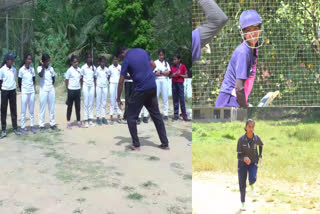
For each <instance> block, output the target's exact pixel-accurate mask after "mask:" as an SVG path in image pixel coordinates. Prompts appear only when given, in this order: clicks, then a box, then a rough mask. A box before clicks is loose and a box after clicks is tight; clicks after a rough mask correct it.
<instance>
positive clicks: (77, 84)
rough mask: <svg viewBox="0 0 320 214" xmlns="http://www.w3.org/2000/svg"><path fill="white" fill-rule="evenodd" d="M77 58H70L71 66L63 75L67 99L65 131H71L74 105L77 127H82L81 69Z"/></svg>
mask: <svg viewBox="0 0 320 214" xmlns="http://www.w3.org/2000/svg"><path fill="white" fill-rule="evenodd" d="M78 63H79V62H78V57H77V56H74V55H72V57H71V66H70V68H69V69H68V70H67V72H66V73H65V75H64V77H65V79H66V80H65V83H66V88H67V89H68V97H67V102H66V104H67V106H68V108H67V121H68V124H67V129H72V126H71V122H70V119H71V113H72V105H73V103H74V104H75V109H76V117H77V122H78V127H79V128H81V127H82V123H81V118H80V117H81V115H80V106H81V105H80V102H81V100H80V99H81V85H82V76H81V69H80V68H79V67H78Z"/></svg>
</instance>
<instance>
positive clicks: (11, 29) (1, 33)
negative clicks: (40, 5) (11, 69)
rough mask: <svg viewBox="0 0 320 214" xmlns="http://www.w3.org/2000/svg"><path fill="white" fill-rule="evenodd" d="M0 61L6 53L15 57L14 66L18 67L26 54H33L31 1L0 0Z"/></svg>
mask: <svg viewBox="0 0 320 214" xmlns="http://www.w3.org/2000/svg"><path fill="white" fill-rule="evenodd" d="M0 2H1V6H0V26H1V28H0V61H1V62H2V60H3V57H4V55H5V54H6V53H7V52H11V53H14V54H15V55H17V59H16V60H15V63H14V66H15V67H16V68H18V67H19V65H20V62H21V59H22V58H23V56H24V55H25V54H26V53H31V54H32V55H33V53H34V45H33V42H34V21H33V20H34V19H33V18H34V10H33V1H32V0H29V1H26V0H14V1H4V0H0Z"/></svg>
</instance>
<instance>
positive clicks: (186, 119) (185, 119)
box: [183, 118, 191, 122]
mask: <svg viewBox="0 0 320 214" xmlns="http://www.w3.org/2000/svg"><path fill="white" fill-rule="evenodd" d="M183 120H184V121H186V122H190V121H191V120H190V119H189V118H183Z"/></svg>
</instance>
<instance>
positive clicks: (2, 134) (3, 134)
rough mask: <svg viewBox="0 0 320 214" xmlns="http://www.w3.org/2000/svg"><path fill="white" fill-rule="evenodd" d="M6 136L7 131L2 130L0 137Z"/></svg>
mask: <svg viewBox="0 0 320 214" xmlns="http://www.w3.org/2000/svg"><path fill="white" fill-rule="evenodd" d="M4 137H7V131H6V130H2V133H1V138H4Z"/></svg>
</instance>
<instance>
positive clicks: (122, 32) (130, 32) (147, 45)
mask: <svg viewBox="0 0 320 214" xmlns="http://www.w3.org/2000/svg"><path fill="white" fill-rule="evenodd" d="M153 2H154V0H105V12H104V15H105V18H106V22H105V24H104V28H105V31H106V32H107V35H108V36H109V38H110V39H111V40H112V42H113V43H114V48H117V47H118V46H121V45H125V46H128V47H131V48H137V47H139V48H143V49H146V50H147V51H151V50H153V48H154V42H153V40H152V39H151V38H152V24H151V23H150V20H151V18H152V17H151V13H150V10H149V9H150V8H151V7H152V5H153Z"/></svg>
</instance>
